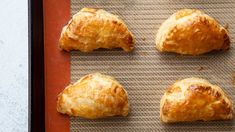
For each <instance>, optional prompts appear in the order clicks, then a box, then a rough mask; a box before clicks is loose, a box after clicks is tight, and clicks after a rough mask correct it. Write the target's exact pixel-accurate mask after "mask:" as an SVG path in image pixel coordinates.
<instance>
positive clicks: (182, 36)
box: [156, 9, 230, 55]
mask: <svg viewBox="0 0 235 132" xmlns="http://www.w3.org/2000/svg"><path fill="white" fill-rule="evenodd" d="M229 46H230V38H229V35H228V32H227V30H226V29H225V28H223V27H222V26H221V25H219V23H218V22H217V21H216V20H215V19H213V18H212V17H210V16H208V15H206V14H205V13H203V12H201V11H199V10H195V9H183V10H180V11H178V12H176V13H174V14H173V15H172V16H170V17H169V18H168V19H167V20H166V21H165V22H164V23H162V25H161V26H160V28H159V30H158V33H157V36H156V47H157V49H158V50H160V51H162V52H164V51H165V52H175V53H179V54H188V55H199V54H203V53H207V52H210V51H213V50H226V49H228V48H229Z"/></svg>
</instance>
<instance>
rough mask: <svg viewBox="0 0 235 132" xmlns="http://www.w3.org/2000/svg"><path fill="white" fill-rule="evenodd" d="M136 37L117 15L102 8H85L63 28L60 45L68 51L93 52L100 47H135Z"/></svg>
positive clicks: (128, 48)
mask: <svg viewBox="0 0 235 132" xmlns="http://www.w3.org/2000/svg"><path fill="white" fill-rule="evenodd" d="M134 42H135V40H134V37H133V35H132V33H131V32H130V31H129V30H128V28H127V26H126V24H125V23H124V22H123V21H122V20H121V19H120V18H118V16H116V15H112V14H110V13H108V12H106V11H105V10H102V9H92V8H83V9H82V10H81V11H79V12H78V13H77V14H75V15H74V16H73V17H72V19H71V20H70V21H69V23H68V24H67V25H66V26H65V27H64V28H63V30H62V33H61V37H60V40H59V47H60V48H62V49H63V50H66V51H71V50H80V51H82V52H91V51H93V50H95V49H99V48H106V49H112V48H122V49H123V50H125V51H126V52H129V51H132V50H133V48H134Z"/></svg>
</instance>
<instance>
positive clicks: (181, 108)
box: [160, 78, 233, 123]
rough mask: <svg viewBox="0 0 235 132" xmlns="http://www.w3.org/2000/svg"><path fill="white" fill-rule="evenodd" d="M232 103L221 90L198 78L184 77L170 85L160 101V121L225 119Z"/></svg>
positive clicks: (231, 112) (229, 112) (231, 109)
mask: <svg viewBox="0 0 235 132" xmlns="http://www.w3.org/2000/svg"><path fill="white" fill-rule="evenodd" d="M232 117H233V103H232V101H231V100H230V99H229V98H228V96H227V95H226V94H225V93H224V92H223V90H222V89H221V88H220V87H218V86H216V85H212V84H211V83H209V82H208V81H207V80H204V79H200V78H187V79H183V80H180V81H177V82H176V83H174V84H173V85H172V86H170V87H169V88H168V89H167V90H166V92H165V94H164V96H163V97H162V99H161V102H160V118H161V120H162V121H163V122H165V123H172V122H186V121H197V120H202V121H210V120H228V119H232Z"/></svg>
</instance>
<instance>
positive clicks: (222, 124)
mask: <svg viewBox="0 0 235 132" xmlns="http://www.w3.org/2000/svg"><path fill="white" fill-rule="evenodd" d="M234 125H235V123H234V119H233V120H227V121H206V122H205V121H195V122H180V123H170V124H164V123H163V130H162V131H164V132H168V131H171V130H173V129H175V130H176V131H185V132H188V131H199V130H201V131H211V130H216V131H234Z"/></svg>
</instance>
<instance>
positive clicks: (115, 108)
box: [57, 73, 129, 119]
mask: <svg viewBox="0 0 235 132" xmlns="http://www.w3.org/2000/svg"><path fill="white" fill-rule="evenodd" d="M57 111H58V112H60V113H63V114H68V115H70V116H79V117H83V118H88V119H96V118H105V117H110V116H118V115H119V116H127V115H128V112H129V103H128V95H127V92H126V91H125V89H124V88H123V86H122V85H121V84H119V83H118V82H117V81H116V80H115V79H114V78H112V77H110V76H107V75H103V74H100V73H93V74H89V75H86V76H84V77H82V78H81V79H80V80H78V81H77V82H76V83H75V84H73V85H69V86H67V87H66V88H65V89H64V91H63V92H62V93H60V94H59V95H58V99H57Z"/></svg>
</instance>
